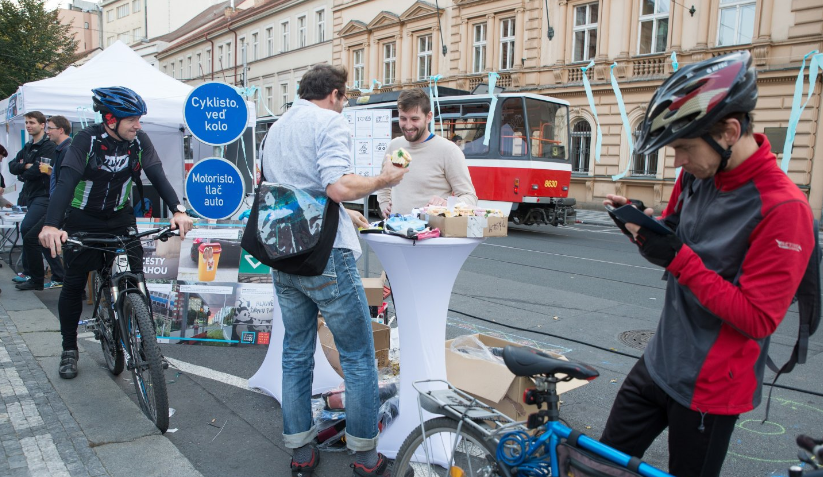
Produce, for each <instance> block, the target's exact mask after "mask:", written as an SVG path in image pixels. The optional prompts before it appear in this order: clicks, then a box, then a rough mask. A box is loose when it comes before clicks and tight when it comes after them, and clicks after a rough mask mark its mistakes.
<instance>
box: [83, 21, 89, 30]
mask: <svg viewBox="0 0 823 477" xmlns="http://www.w3.org/2000/svg"><path fill="white" fill-rule="evenodd" d="M83 29H84V30H88V29H89V22H83Z"/></svg>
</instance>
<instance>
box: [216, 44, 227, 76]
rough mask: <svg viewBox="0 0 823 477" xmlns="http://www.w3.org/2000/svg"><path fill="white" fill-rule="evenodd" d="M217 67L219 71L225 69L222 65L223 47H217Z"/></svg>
mask: <svg viewBox="0 0 823 477" xmlns="http://www.w3.org/2000/svg"><path fill="white" fill-rule="evenodd" d="M217 67H218V68H220V70H222V69H223V68H225V67H226V65H224V64H223V45H217ZM220 70H218V71H220Z"/></svg>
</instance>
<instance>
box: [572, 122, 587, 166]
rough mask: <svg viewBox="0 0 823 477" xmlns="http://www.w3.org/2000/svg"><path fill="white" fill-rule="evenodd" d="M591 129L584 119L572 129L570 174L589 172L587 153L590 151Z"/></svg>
mask: <svg viewBox="0 0 823 477" xmlns="http://www.w3.org/2000/svg"><path fill="white" fill-rule="evenodd" d="M591 146H592V127H591V125H589V122H588V121H586V120H585V119H581V120H580V121H577V122H576V123H574V127H572V172H589V151H591V149H592V147H591Z"/></svg>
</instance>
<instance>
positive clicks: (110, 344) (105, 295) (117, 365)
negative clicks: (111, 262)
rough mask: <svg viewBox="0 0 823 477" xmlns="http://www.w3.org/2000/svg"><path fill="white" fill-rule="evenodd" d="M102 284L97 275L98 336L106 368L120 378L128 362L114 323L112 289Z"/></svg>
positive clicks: (95, 276)
mask: <svg viewBox="0 0 823 477" xmlns="http://www.w3.org/2000/svg"><path fill="white" fill-rule="evenodd" d="M101 282H102V280H101V278H100V274H99V273H95V274H94V290H99V291H100V298H99V300H100V301H99V303H97V309H96V310H95V315H96V316H97V330H96V331H97V333H96V334H97V337H98V338H99V339H100V347H102V348H103V357H104V358H105V359H106V367H108V368H109V371H110V372H111V374H113V375H115V376H118V375H119V374H120V373H122V372H123V368H124V366H125V363H126V361H125V359H124V358H123V348H122V347H121V346H120V332H119V329H118V327H117V326H116V324H115V322H114V312H113V310H112V304H111V303H112V300H111V288H109V287H105V288H103V287H102V283H101ZM101 288H102V290H101Z"/></svg>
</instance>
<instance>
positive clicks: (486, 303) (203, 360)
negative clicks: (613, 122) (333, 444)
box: [39, 224, 823, 477]
mask: <svg viewBox="0 0 823 477" xmlns="http://www.w3.org/2000/svg"><path fill="white" fill-rule="evenodd" d="M369 263H370V268H371V270H370V274H371V276H376V275H377V274H378V273H379V271H380V268H379V267H380V265H379V261H378V260H377V258H376V256H375V255H374V254H372V255H371V258H370V261H369ZM361 267H362V260H361ZM433 273H436V271H433ZM661 276H662V270H661V269H659V268H657V267H654V266H652V265H650V264H648V263H647V262H646V261H645V260H643V259H642V257H640V256H639V255H638V254H637V252H636V250H635V247H634V245H632V244H630V243H629V242H628V241H627V240H626V239H625V238H624V237H623V236H622V235H621V234H620V233H619V232H618V231H616V229H614V228H612V227H603V226H597V225H584V224H578V225H575V226H571V227H563V228H554V227H550V226H542V227H512V228H510V230H509V236H508V237H504V238H495V239H488V240H487V241H486V242H485V243H483V244H482V245H480V246H479V247H478V248H477V249H475V251H474V253H472V255H471V256H470V257H469V259H468V260H467V261H466V263H465V265H464V266H463V269H462V271H461V273H460V275H459V276H458V279H457V281H456V283H455V286H454V291H453V294H452V298H451V302H450V305H449V321H448V325H449V326H448V328H447V337H448V338H453V337H455V336H458V335H462V334H467V333H478V332H479V333H488V332H496V333H502V334H503V335H504V336H506V337H507V338H508V339H509V340H511V341H516V342H523V343H526V342H531V343H534V344H536V345H537V346H540V347H542V348H545V349H554V350H559V351H561V352H563V353H564V354H565V355H566V356H567V357H568V358H569V359H572V360H579V361H583V362H586V363H589V364H591V365H593V366H595V367H596V368H597V369H598V370H599V371H600V372H601V376H600V378H598V379H597V380H595V381H593V382H592V383H590V384H588V385H586V386H584V387H582V388H579V389H576V390H573V391H570V392H569V393H566V394H563V395H562V397H561V399H562V401H563V405H562V409H561V416H562V417H563V418H564V419H565V420H567V421H568V422H569V424H570V425H571V426H572V427H575V428H578V429H580V430H582V431H584V432H585V433H587V434H588V435H590V436H593V437H599V435H600V433H601V431H602V429H603V426H604V423H605V421H606V418H607V417H608V413H609V410H610V408H611V403H612V401H613V400H614V397H615V395H616V393H617V390H618V388H619V386H620V384H621V383H622V381H623V379H624V378H625V375H626V374H627V373H628V371H629V370H630V369H631V367H632V366H633V364H634V363H635V361H636V357H638V356H640V354H641V352H642V350H641V349H638V348H637V347H632V346H630V344H635V346H640V347H641V348H642V341H643V339H644V338H646V337H647V336H648V334H649V333H650V332H653V331H654V329H655V328H656V325H657V321H658V317H659V314H660V310H661V308H662V302H663V298H664V292H665V283H664V282H663V281H661ZM39 296H41V298H42V299H43V301H44V302H45V303H46V304H47V306H49V308H51V309H52V311H53V312H54V313H55V314H56V301H57V292H56V291H46V292H41V293H40V294H39ZM86 309H87V310H88V309H89V307H86ZM796 332H797V314H796V312H795V311H794V310H792V311H790V313H789V315H788V317H787V319H786V320H784V323H783V325H781V327H780V329H779V330H778V332H777V333H776V334H775V335H774V337H773V339H772V355H773V356H774V357H775V358H776V359H775V360H776V361H777V362H781V361H782V360H785V358H786V357H788V355H789V353H790V351H791V347H792V346H793V345H794V342H795V336H796ZM624 335H629V338H626V337H624ZM632 339H634V340H635V341H632ZM637 342H640V343H641V344H639V345H638V344H637ZM627 343H629V344H627ZM85 346H86V348H87V349H90V350H94V351H93V352H94V353H98V352H99V351H98V350H99V348H97V347H95V346H93V343H86V345H85ZM162 347H163V352H164V354H165V355H166V356H167V357H169V358H172V359H176V360H179V361H182V362H185V363H190V364H194V365H197V366H201V367H203V368H205V369H207V370H212V371H217V372H220V373H225V374H213V375H212V378H214V379H212V378H207V377H204V376H201V375H198V374H196V373H192V372H186V373H182V372H178V371H176V370H175V369H170V370H169V371H167V380H168V382H169V384H168V390H169V397H170V402H171V406H172V407H173V408H174V409H175V413H174V415H173V416H172V418H171V425H170V427H171V428H172V429H176V431H175V432H169V433H167V434H166V436H167V437H168V438H169V439H170V440H171V441H172V442H173V443H174V444H175V445H176V446H177V447H178V448H179V449H180V451H181V452H182V453H183V454H184V455H185V456H186V457H187V458H188V459H189V460H190V461H191V462H192V463H193V465H194V466H195V467H196V468H197V469H198V470H199V471H200V472H202V473H203V475H205V476H215V477H216V476H225V475H248V476H264V475H265V476H276V477H279V476H288V475H289V472H288V459H289V453H288V452H287V450H286V449H285V448H284V447H283V439H282V434H281V433H282V416H281V412H280V406H279V405H278V403H277V402H276V401H275V400H274V399H272V398H270V397H268V396H266V395H263V394H260V393H257V392H254V391H251V390H248V389H242V388H240V387H237V386H234V385H231V384H227V382H230V381H231V380H232V379H231V378H230V377H227V376H234V377H239V378H242V379H248V378H249V377H251V376H252V375H253V374H254V372H255V371H256V370H257V367H258V366H259V365H260V363H261V362H262V361H263V357H264V355H265V349H264V348H262V347H243V348H230V347H213V346H189V345H173V344H170V345H162ZM821 350H823V333H818V334H817V335H816V336H814V337H812V343H811V346H810V353H809V360H808V363H807V364H806V365H803V366H799V367H798V368H797V369H796V370H795V371H794V372H793V373H792V374H790V375H787V376H783V377H781V378H780V382H779V384H781V385H783V386H788V387H793V388H797V389H798V390H787V389H775V390H774V393H773V395H772V398H771V399H772V401H771V402H772V404H771V414H770V419H769V422H767V423H765V424H761V420H762V419H763V417H764V413H765V397H764V403H763V405H761V406H760V407H759V408H758V409H756V410H755V411H753V412H751V413H748V414H745V415H743V416H741V418H740V420H739V422H738V426H737V429H736V430H735V433H734V435H733V437H732V442H731V446H730V451H729V455H728V457H727V459H726V463H725V466H724V469H723V475H724V476H735V477H737V476H739V477H743V476H746V477H750V476H766V475H786V474H787V468H788V467H789V465H791V464H794V463H796V462H797V459H796V457H795V456H796V455H797V447H796V445H795V437H796V435H797V434H800V433H806V434H811V435H814V436H817V437H819V436H821V435H823V399H821V395H823V386H821V384H820V379H819V378H818V372H817V371H818V369H820V365H821V356H820V353H821ZM91 358H94V359H96V360H97V361H98V362H100V363H102V356H99V355H98V356H91ZM86 363H88V362H86ZM86 370H88V368H86ZM100 372H105V371H104V370H103V369H100ZM769 377H770V373H767V378H769ZM116 379H117V382H118V383H119V384H120V385H121V386H122V389H123V390H124V392H125V393H127V394H129V395H131V397H132V399H134V396H133V393H134V390H133V386H132V384H131V382H130V380H129V376H128V375H127V374H125V373H124V374H123V375H121V376H120V377H118V378H116ZM478 379H482V376H478ZM768 390H769V388H768V387H767V388H765V391H766V392H767V391H768ZM804 391H810V392H811V393H816V394H811V393H809V392H804ZM666 440H667V436H666V434H665V433H664V434H663V435H662V436H661V437H660V438H659V439H658V440H657V441H656V442H655V444H654V445H653V446H652V448H651V449H650V450H649V451H648V452H647V454H646V456H645V460H646V461H647V462H649V463H651V464H653V465H656V466H659V467H661V468H663V469H665V468H666V467H667V446H666ZM322 460H323V463H322V464H321V466H320V469H319V471H318V472H317V473H316V474H315V475H318V476H322V477H327V476H328V477H331V476H341V475H350V472H351V471H350V469H349V468H348V463H349V462H350V460H351V457H350V456H348V455H346V454H345V453H324V454H323V455H322Z"/></svg>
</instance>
